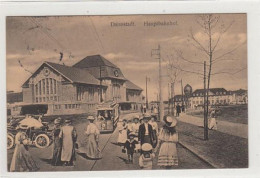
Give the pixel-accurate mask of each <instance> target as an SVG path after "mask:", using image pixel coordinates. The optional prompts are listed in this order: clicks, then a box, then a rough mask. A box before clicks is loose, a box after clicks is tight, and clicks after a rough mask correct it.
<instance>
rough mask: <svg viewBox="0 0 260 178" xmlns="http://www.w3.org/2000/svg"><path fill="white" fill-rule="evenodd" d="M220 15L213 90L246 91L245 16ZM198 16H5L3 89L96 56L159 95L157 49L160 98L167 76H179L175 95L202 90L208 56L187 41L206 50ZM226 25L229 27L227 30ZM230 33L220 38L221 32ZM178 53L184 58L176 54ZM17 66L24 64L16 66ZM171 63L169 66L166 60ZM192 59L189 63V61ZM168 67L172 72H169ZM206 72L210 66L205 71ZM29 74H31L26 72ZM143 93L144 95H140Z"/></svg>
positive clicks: (215, 33)
mask: <svg viewBox="0 0 260 178" xmlns="http://www.w3.org/2000/svg"><path fill="white" fill-rule="evenodd" d="M214 17H219V21H218V24H217V25H216V26H215V27H214V29H213V30H212V32H213V35H212V40H213V45H214V44H216V43H217V42H218V45H217V47H216V49H215V51H214V53H213V58H216V59H217V58H219V57H221V56H222V55H223V54H225V55H224V56H223V57H222V58H219V59H218V61H216V62H215V63H214V64H213V65H212V73H218V74H215V75H212V77H211V83H210V86H211V88H213V87H223V88H225V89H227V90H237V89H240V88H242V89H247V20H246V14H214ZM158 21H160V22H164V21H165V22H169V21H171V22H173V23H174V25H168V26H156V27H153V26H145V25H144V23H145V22H158ZM111 22H113V23H125V22H128V23H131V22H134V25H135V26H116V27H115V26H111ZM198 22H200V17H199V15H196V14H195V15H193V14H190V15H132V16H131V15H127V16H50V17H7V18H6V69H7V90H8V91H21V90H22V88H21V85H22V84H23V83H24V82H25V81H26V80H27V79H28V78H29V77H30V75H31V73H30V72H34V71H36V69H37V68H38V67H39V66H40V65H41V64H42V63H43V62H44V61H51V62H56V63H59V62H60V61H59V59H60V52H62V53H63V54H64V55H63V59H62V63H64V64H65V65H68V66H70V65H73V64H75V63H77V62H78V61H80V60H81V59H83V58H84V57H86V56H89V55H95V54H100V55H102V56H104V57H105V58H106V59H108V60H109V61H111V62H112V63H114V64H115V65H117V66H118V67H119V68H120V69H121V70H122V72H123V74H124V76H125V77H126V78H127V79H129V80H131V81H132V82H133V83H135V84H137V85H138V86H140V87H141V88H143V89H144V90H145V78H146V76H147V77H149V78H150V80H149V81H148V98H149V100H156V98H157V94H158V89H159V87H158V73H159V72H158V66H159V64H158V63H159V60H158V59H156V57H155V56H151V51H152V49H156V48H158V45H160V54H161V60H162V86H163V90H162V91H163V94H162V95H163V99H167V97H168V83H169V82H170V81H171V80H170V77H169V74H170V73H174V72H178V76H177V78H176V82H175V94H181V83H180V80H182V83H183V86H185V85H186V84H190V85H191V86H192V88H193V90H195V89H199V88H203V78H202V75H201V74H202V73H203V65H202V63H203V61H206V62H207V64H209V57H208V56H207V55H205V53H204V52H203V51H201V50H199V49H198V48H196V47H195V46H194V44H196V43H194V41H192V40H189V34H190V32H191V31H192V33H193V34H194V37H195V38H196V40H197V41H199V42H200V44H201V45H202V46H203V47H204V48H205V49H207V46H208V41H209V40H208V36H207V34H206V33H205V32H204V30H203V29H202V28H201V26H200V23H198ZM229 26H230V27H229ZM227 27H229V28H228V30H227V31H226V32H225V33H223V34H222V35H221V39H220V40H219V41H218V36H219V34H221V30H220V29H221V28H222V29H223V28H227ZM178 52H181V53H182V55H181V56H180V55H178V54H180V53H178ZM19 60H20V62H21V64H22V66H23V67H21V65H20V64H19V62H18V61H19ZM169 61H170V62H169ZM191 61H192V62H191ZM169 63H171V64H172V65H173V66H174V68H172V69H173V70H168V69H169ZM207 70H208V67H207ZM28 71H29V72H28ZM143 94H144V95H145V93H143Z"/></svg>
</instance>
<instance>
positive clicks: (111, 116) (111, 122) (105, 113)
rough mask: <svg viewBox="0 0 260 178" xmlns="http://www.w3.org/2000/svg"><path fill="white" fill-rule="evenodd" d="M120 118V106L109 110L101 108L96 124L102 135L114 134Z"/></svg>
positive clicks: (108, 108) (98, 110)
mask: <svg viewBox="0 0 260 178" xmlns="http://www.w3.org/2000/svg"><path fill="white" fill-rule="evenodd" d="M118 118H119V112H118V105H117V106H114V107H107V108H105V107H101V108H98V109H97V117H96V119H95V121H94V123H95V124H96V125H97V127H98V129H99V130H100V133H108V132H113V131H114V130H115V128H116V125H117V122H118Z"/></svg>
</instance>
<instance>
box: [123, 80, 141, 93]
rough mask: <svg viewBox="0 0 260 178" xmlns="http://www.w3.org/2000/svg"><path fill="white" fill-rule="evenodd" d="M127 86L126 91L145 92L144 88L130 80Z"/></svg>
mask: <svg viewBox="0 0 260 178" xmlns="http://www.w3.org/2000/svg"><path fill="white" fill-rule="evenodd" d="M125 84H126V89H129V90H139V91H143V89H142V88H140V87H139V86H137V85H136V84H134V83H133V82H131V81H129V80H127V81H126V82H125Z"/></svg>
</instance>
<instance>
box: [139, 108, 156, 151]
mask: <svg viewBox="0 0 260 178" xmlns="http://www.w3.org/2000/svg"><path fill="white" fill-rule="evenodd" d="M150 118H151V115H149V114H148V113H146V114H145V115H144V117H143V122H144V123H143V124H141V125H140V126H139V132H138V140H139V141H140V143H141V146H142V145H143V144H144V143H149V144H151V145H153V146H154V141H155V138H154V135H153V127H152V126H151V125H150V124H149V123H148V122H149V119H150Z"/></svg>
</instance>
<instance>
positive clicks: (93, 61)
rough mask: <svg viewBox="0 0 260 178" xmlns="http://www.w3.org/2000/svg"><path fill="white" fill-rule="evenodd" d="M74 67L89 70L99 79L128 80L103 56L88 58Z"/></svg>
mask: <svg viewBox="0 0 260 178" xmlns="http://www.w3.org/2000/svg"><path fill="white" fill-rule="evenodd" d="M73 67H76V68H81V69H85V70H88V72H89V73H91V74H92V75H93V76H94V77H95V78H97V79H100V78H102V79H104V78H110V79H118V80H127V79H126V78H125V77H124V75H123V73H122V71H121V70H120V69H119V68H118V67H117V66H116V65H114V64H113V63H111V62H110V61H108V60H107V59H105V58H104V57H102V56H101V55H93V56H87V57H85V58H84V59H82V60H81V61H79V62H78V63H76V64H74V65H73Z"/></svg>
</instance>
